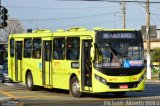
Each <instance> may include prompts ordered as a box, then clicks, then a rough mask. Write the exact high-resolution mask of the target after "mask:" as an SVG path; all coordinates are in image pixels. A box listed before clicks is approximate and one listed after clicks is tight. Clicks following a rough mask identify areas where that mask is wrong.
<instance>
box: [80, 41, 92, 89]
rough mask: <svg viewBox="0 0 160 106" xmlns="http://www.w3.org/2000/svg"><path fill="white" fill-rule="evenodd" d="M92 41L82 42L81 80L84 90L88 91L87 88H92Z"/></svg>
mask: <svg viewBox="0 0 160 106" xmlns="http://www.w3.org/2000/svg"><path fill="white" fill-rule="evenodd" d="M91 42H92V40H83V41H82V64H81V65H82V66H81V79H82V90H83V91H84V90H86V89H85V86H87V87H92V64H91V59H90V49H91Z"/></svg>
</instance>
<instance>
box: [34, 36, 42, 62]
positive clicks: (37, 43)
mask: <svg viewBox="0 0 160 106" xmlns="http://www.w3.org/2000/svg"><path fill="white" fill-rule="evenodd" d="M33 58H36V59H39V58H41V39H40V38H34V39H33Z"/></svg>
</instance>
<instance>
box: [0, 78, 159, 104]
mask: <svg viewBox="0 0 160 106" xmlns="http://www.w3.org/2000/svg"><path fill="white" fill-rule="evenodd" d="M0 105H2V106H71V105H72V106H110V105H112V106H125V105H126V106H145V105H146V106H159V105H160V81H157V82H155V81H147V82H146V87H145V91H144V92H130V93H126V95H125V96H124V97H121V98H116V97H114V96H113V95H112V94H110V93H101V94H87V95H85V96H84V97H82V98H74V97H72V96H70V95H69V93H68V91H65V90H57V89H52V90H49V89H44V88H41V89H39V90H38V91H29V90H27V88H26V86H24V85H22V84H18V83H4V84H2V83H0Z"/></svg>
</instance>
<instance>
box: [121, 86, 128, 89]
mask: <svg viewBox="0 0 160 106" xmlns="http://www.w3.org/2000/svg"><path fill="white" fill-rule="evenodd" d="M119 88H120V89H127V88H128V85H120V86H119Z"/></svg>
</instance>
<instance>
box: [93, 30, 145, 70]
mask: <svg viewBox="0 0 160 106" xmlns="http://www.w3.org/2000/svg"><path fill="white" fill-rule="evenodd" d="M94 59H95V61H94V67H95V68H132V67H133V68H134V67H140V66H142V65H143V60H142V59H143V42H141V40H140V39H139V38H137V37H136V33H134V32H101V33H97V35H96V43H95V58H94Z"/></svg>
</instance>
